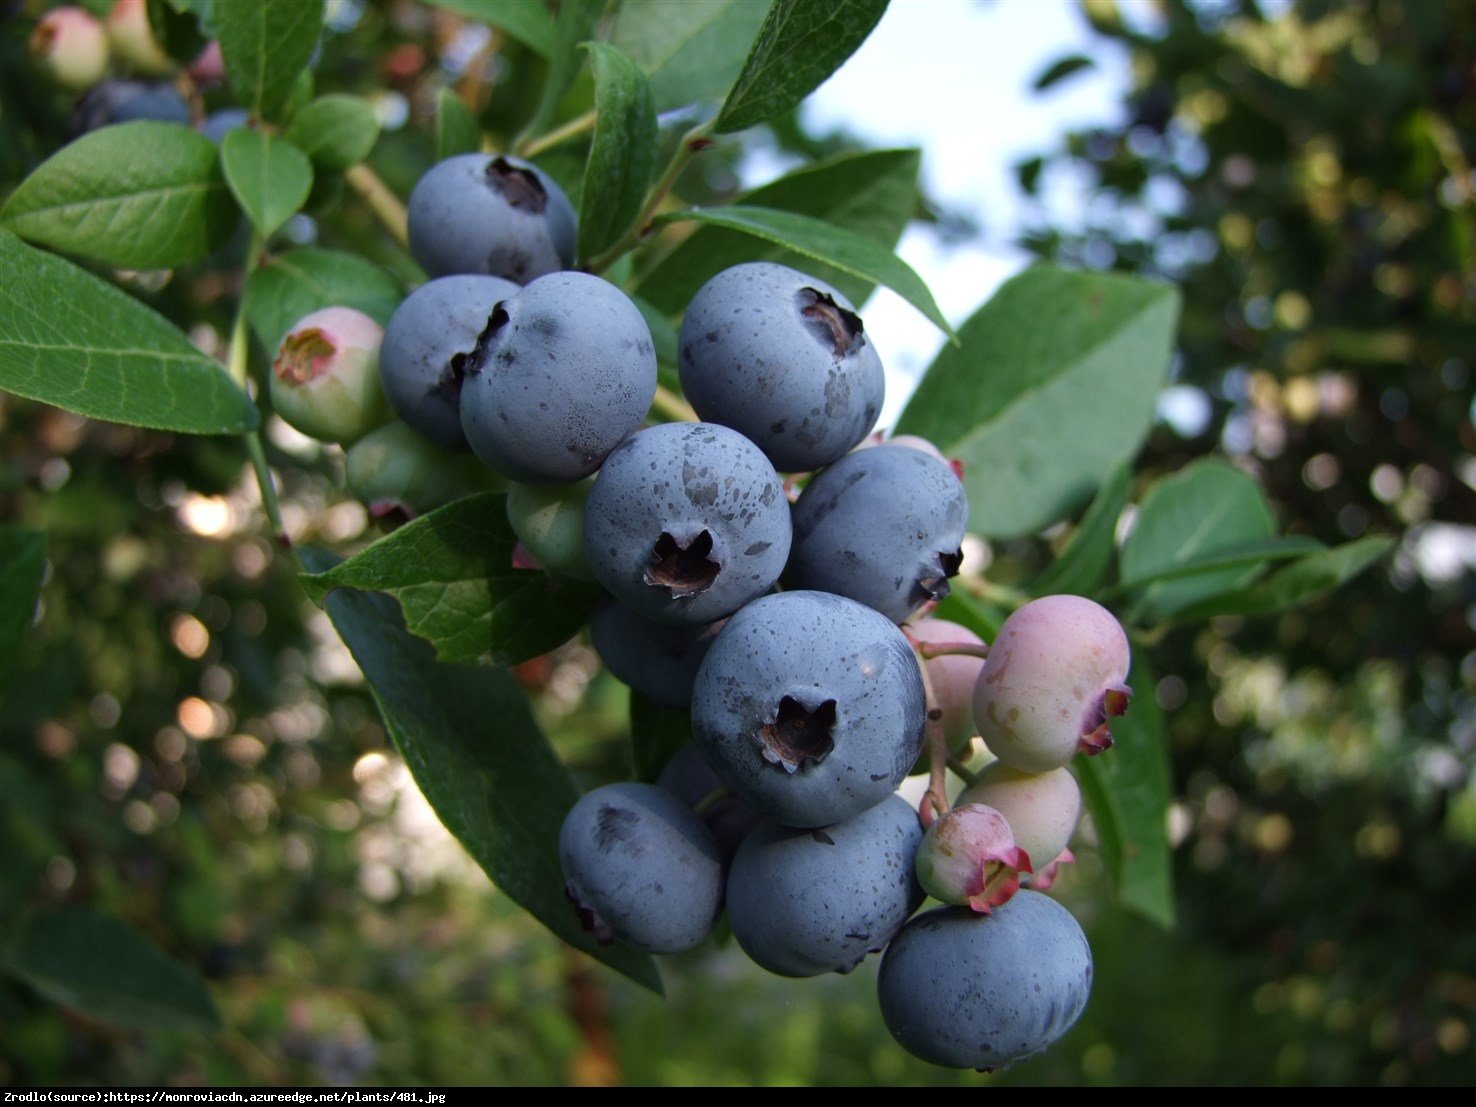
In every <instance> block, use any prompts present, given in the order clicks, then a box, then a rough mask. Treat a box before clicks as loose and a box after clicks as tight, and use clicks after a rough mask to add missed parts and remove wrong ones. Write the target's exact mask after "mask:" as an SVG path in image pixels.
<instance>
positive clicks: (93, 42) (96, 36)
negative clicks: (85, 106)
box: [29, 5, 108, 92]
mask: <svg viewBox="0 0 1476 1107" xmlns="http://www.w3.org/2000/svg"><path fill="white" fill-rule="evenodd" d="M29 46H30V51H31V57H32V58H33V59H34V60H35V62H36V65H37V66H38V67H39V68H40V69H41V71H42V72H43V73H45V74H46V75H47V76H48V77H50V78H51V79H52V80H53V81H55V82H56V83H57V84H58V85H60V86H61V87H62V88H65V89H70V90H72V91H74V92H80V91H82V90H83V89H86V88H91V87H92V86H93V85H95V84H97V82H98V81H100V80H102V79H103V77H104V75H106V73H107V71H108V35H107V32H106V31H105V30H104V29H103V25H102V24H101V23H99V22H98V20H97V18H96V17H95V16H93V15H92V13H91V12H88V11H85V10H84V9H82V8H78V7H72V6H70V5H69V6H67V7H62V8H52V9H51V11H49V12H47V13H46V14H45V15H43V16H42V17H41V18H40V20H38V21H37V23H36V27H35V29H34V30H33V31H32V32H31V40H30V44H29Z"/></svg>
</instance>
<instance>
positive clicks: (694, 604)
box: [584, 423, 790, 623]
mask: <svg viewBox="0 0 1476 1107" xmlns="http://www.w3.org/2000/svg"><path fill="white" fill-rule="evenodd" d="M789 537H790V531H789V504H788V501H786V500H785V498H784V486H783V484H782V483H781V482H780V480H779V476H778V474H777V473H775V472H774V468H773V466H771V465H770V464H769V462H768V460H767V459H766V458H765V457H764V455H763V454H762V453H761V452H759V449H758V447H757V446H755V445H754V444H753V443H752V442H750V441H748V439H746V438H744V437H743V436H742V435H741V434H738V433H737V432H736V431H731V430H728V429H727V428H726V427H719V426H717V425H715V424H713V423H665V424H662V425H661V426H656V427H650V428H648V429H646V430H643V431H641V433H639V434H637V435H634V436H632V437H631V438H629V439H627V440H626V441H625V442H624V443H622V444H621V446H620V447H619V448H618V449H617V450H616V451H615V452H614V453H612V454H611V455H610V456H609V458H608V459H607V460H606V462H605V465H604V467H603V468H602V469H601V470H600V475H599V478H598V479H597V480H596V481H595V486H594V491H593V492H591V493H590V495H589V507H588V508H587V509H586V511H585V516H584V544H585V550H586V552H587V553H588V555H589V565H590V568H591V569H592V570H593V571H594V574H595V577H596V578H597V579H598V580H599V582H600V583H601V584H603V585H604V586H605V587H606V588H607V589H608V590H609V591H610V592H611V593H612V594H613V595H614V596H615V597H616V598H617V599H619V600H620V601H621V602H623V603H625V604H626V605H627V606H629V607H631V608H633V609H634V610H636V611H638V612H640V613H641V614H642V615H645V616H646V617H647V618H649V619H656V620H658V621H660V622H691V623H710V622H712V621H713V620H714V619H721V618H722V617H723V616H724V615H730V614H732V613H733V612H734V611H736V610H738V608H740V607H742V606H743V605H744V604H746V603H748V602H749V601H750V600H752V599H754V598H755V597H757V596H761V595H763V593H765V592H767V591H768V590H769V589H770V588H771V587H772V586H773V584H774V582H775V581H776V580H778V579H779V574H780V572H782V571H783V569H784V562H785V559H786V558H787V557H788V556H789Z"/></svg>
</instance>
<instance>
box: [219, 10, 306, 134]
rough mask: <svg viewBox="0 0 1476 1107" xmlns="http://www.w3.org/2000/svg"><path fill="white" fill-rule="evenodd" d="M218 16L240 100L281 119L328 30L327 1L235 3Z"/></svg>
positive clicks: (230, 75)
mask: <svg viewBox="0 0 1476 1107" xmlns="http://www.w3.org/2000/svg"><path fill="white" fill-rule="evenodd" d="M214 14H215V22H216V37H217V38H218V39H219V40H220V52H221V56H222V57H223V58H224V59H225V67H226V77H227V79H228V80H229V81H230V84H231V91H232V92H234V93H235V94H236V101H237V102H238V103H239V104H240V105H241V106H242V107H244V108H246V109H247V110H249V111H250V112H251V113H252V114H253V115H259V116H261V117H263V118H266V119H280V118H281V117H282V111H283V109H284V108H285V106H286V104H287V102H288V100H289V98H290V97H291V96H292V87H293V84H294V83H295V82H296V81H297V78H298V74H300V73H301V72H302V71H303V70H304V69H305V68H307V64H308V61H309V60H310V59H311V58H312V56H313V49H314V48H315V47H316V46H317V44H318V36H319V35H320V34H321V33H322V31H323V0H233V2H231V3H226V4H217V5H216V6H215V8H214Z"/></svg>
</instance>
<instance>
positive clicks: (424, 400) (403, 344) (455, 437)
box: [379, 276, 522, 450]
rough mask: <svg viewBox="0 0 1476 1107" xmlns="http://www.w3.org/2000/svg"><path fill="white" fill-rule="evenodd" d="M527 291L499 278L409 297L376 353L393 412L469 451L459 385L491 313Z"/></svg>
mask: <svg viewBox="0 0 1476 1107" xmlns="http://www.w3.org/2000/svg"><path fill="white" fill-rule="evenodd" d="M521 291H522V287H521V286H519V285H516V284H513V282H512V281H505V280H503V279H502V278H501V277H478V276H455V277H441V278H439V279H438V280H434V281H427V282H426V283H425V284H423V285H421V286H420V287H419V288H417V289H416V290H415V291H414V292H412V293H410V295H409V296H406V297H405V299H404V301H403V302H401V304H400V306H399V307H397V308H396V309H395V313H394V314H393V315H392V316H390V321H389V325H388V326H386V327H385V328H384V342H383V344H382V345H381V346H380V348H379V383H380V386H381V387H382V388H383V389H384V395H385V398H386V399H388V400H389V402H390V406H391V407H392V408H394V409H395V412H396V413H397V414H398V415H399V416H400V418H401V419H403V420H404V421H405V422H406V423H408V424H409V425H410V426H411V427H412V428H414V430H415V431H417V432H418V433H419V434H420V435H421V437H423V438H425V439H427V440H429V441H431V442H434V443H435V444H436V445H437V446H439V447H441V449H443V450H459V449H465V448H466V435H464V434H463V433H462V431H461V385H462V381H463V379H464V377H465V375H466V370H467V362H468V359H469V358H470V357H471V355H472V352H473V351H474V350H475V349H476V348H477V340H478V338H479V337H480V335H481V334H482V332H483V331H484V330H486V329H487V321H488V320H489V319H491V317H492V309H493V308H495V307H496V306H497V305H498V304H500V303H502V302H503V301H504V300H510V299H512V297H514V296H516V295H517V294H518V293H519V292H521Z"/></svg>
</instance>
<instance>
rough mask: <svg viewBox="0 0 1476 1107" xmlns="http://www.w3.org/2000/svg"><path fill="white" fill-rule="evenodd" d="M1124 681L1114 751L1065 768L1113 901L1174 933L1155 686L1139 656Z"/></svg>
mask: <svg viewBox="0 0 1476 1107" xmlns="http://www.w3.org/2000/svg"><path fill="white" fill-rule="evenodd" d="M1128 682H1129V684H1131V685H1132V687H1133V689H1134V692H1135V694H1134V696H1133V698H1132V705H1131V706H1130V707H1129V708H1128V712H1127V714H1126V715H1123V716H1121V717H1120V718H1116V719H1113V720H1112V748H1111V749H1109V750H1108V751H1107V752H1105V753H1101V754H1098V755H1097V756H1095V757H1077V758H1076V759H1075V761H1074V762H1073V763H1072V765H1071V768H1072V771H1073V772H1074V773H1075V774H1076V779H1077V780H1078V781H1079V782H1080V783H1081V793H1082V796H1083V798H1084V799H1085V800H1086V803H1087V809H1088V810H1089V811H1090V812H1091V815H1092V825H1093V826H1094V827H1096V831H1097V841H1098V842H1099V844H1100V845H1099V848H1100V850H1101V854H1102V860H1103V861H1104V862H1105V863H1106V865H1107V871H1108V872H1110V873H1111V874H1112V877H1113V880H1114V882H1115V883H1116V885H1117V896H1118V899H1120V900H1121V901H1122V902H1123V904H1125V905H1126V906H1128V907H1131V908H1133V909H1134V910H1135V911H1138V912H1140V913H1141V914H1143V915H1145V916H1146V917H1148V918H1149V919H1151V920H1153V921H1154V922H1156V923H1158V924H1159V925H1160V926H1166V927H1167V926H1173V925H1174V890H1173V863H1172V858H1171V857H1170V854H1169V844H1168V830H1167V824H1168V804H1169V765H1168V753H1167V749H1166V747H1165V745H1164V731H1163V712H1162V711H1161V710H1160V709H1159V706H1158V699H1157V696H1156V695H1155V692H1154V690H1155V688H1156V687H1157V683H1158V682H1157V681H1156V680H1155V679H1154V676H1153V672H1152V670H1151V669H1149V667H1148V663H1147V661H1146V660H1145V659H1144V658H1143V657H1142V656H1141V651H1140V653H1139V654H1138V655H1135V656H1134V659H1133V669H1132V672H1131V673H1130V674H1129V675H1128Z"/></svg>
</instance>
